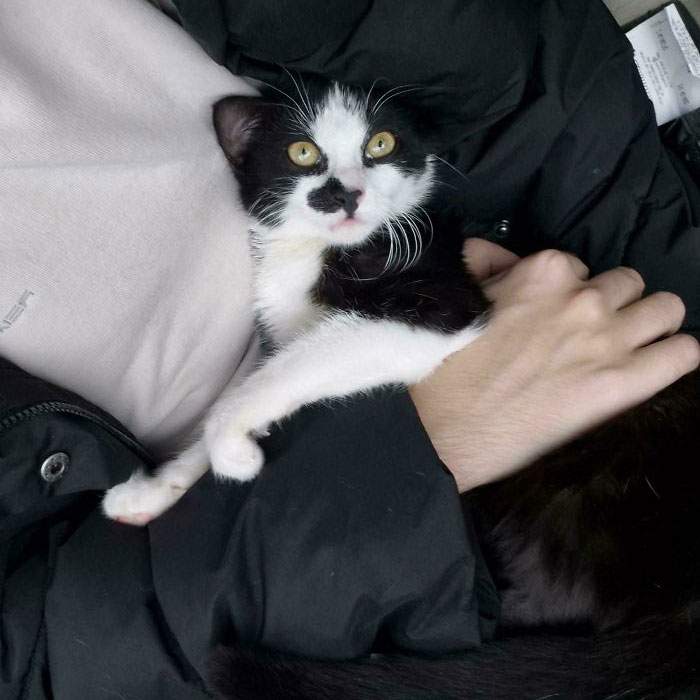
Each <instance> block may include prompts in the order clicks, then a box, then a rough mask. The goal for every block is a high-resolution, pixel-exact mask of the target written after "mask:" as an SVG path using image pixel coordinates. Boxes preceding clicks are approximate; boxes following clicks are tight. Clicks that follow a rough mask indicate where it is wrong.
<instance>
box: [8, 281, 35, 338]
mask: <svg viewBox="0 0 700 700" xmlns="http://www.w3.org/2000/svg"><path fill="white" fill-rule="evenodd" d="M33 296H35V295H34V292H30V291H29V290H28V289H25V290H24V291H23V292H22V294H21V295H20V297H19V299H17V301H16V302H15V305H14V306H13V307H12V308H11V309H10V310H9V311H8V312H7V313H6V314H5V316H4V318H3V319H2V320H1V321H0V334H2V333H4V332H5V331H9V330H10V328H12V326H13V324H14V323H16V321H17V319H18V318H19V317H20V316H21V315H22V314H23V313H24V312H25V311H26V310H27V302H28V301H29V299H31V297H33Z"/></svg>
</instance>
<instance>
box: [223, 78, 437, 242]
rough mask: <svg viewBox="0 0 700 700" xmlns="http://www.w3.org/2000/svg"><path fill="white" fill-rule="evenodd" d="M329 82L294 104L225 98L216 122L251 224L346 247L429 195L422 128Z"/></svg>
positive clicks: (429, 167)
mask: <svg viewBox="0 0 700 700" xmlns="http://www.w3.org/2000/svg"><path fill="white" fill-rule="evenodd" d="M392 94H393V93H391V92H390V93H388V94H387V93H384V95H383V96H382V95H381V94H380V95H377V97H376V98H371V97H369V98H368V96H367V95H365V94H364V93H362V92H361V91H359V90H354V89H350V88H346V87H340V86H339V85H337V84H333V85H331V86H329V87H328V86H326V87H325V88H324V89H323V90H322V91H318V92H315V93H310V92H309V91H308V90H301V91H300V92H299V95H298V97H297V98H296V99H292V98H289V99H284V98H283V99H280V100H277V99H270V98H264V97H239V96H232V97H226V98H224V99H222V100H220V101H219V102H217V103H216V104H215V105H214V126H215V129H216V133H217V136H218V139H219V143H220V144H221V146H222V148H223V150H224V152H225V153H226V155H227V157H228V159H229V161H230V162H231V164H232V165H233V168H234V170H235V172H236V176H237V179H238V182H239V185H240V191H241V199H242V201H243V205H244V206H245V207H246V208H248V210H249V212H250V214H251V216H252V217H253V218H254V219H255V220H257V222H258V226H257V228H259V229H262V230H263V231H265V230H267V231H274V232H275V235H276V236H289V237H292V236H299V237H317V238H321V239H323V240H324V241H326V242H327V243H330V244H334V245H340V246H352V245H357V244H359V243H362V242H363V241H364V240H366V239H367V238H368V237H369V235H370V234H371V233H372V232H373V231H376V230H380V229H381V228H382V227H383V226H385V225H386V224H387V222H389V225H391V223H392V222H394V221H395V222H396V223H400V222H401V221H402V220H404V219H403V217H409V218H415V217H416V213H417V211H418V209H419V206H420V205H421V204H422V203H424V202H425V200H426V199H427V197H428V195H429V194H430V191H431V188H432V183H433V169H434V162H433V156H432V155H431V153H430V147H429V143H428V139H427V137H426V133H425V129H424V128H423V127H424V124H423V123H422V122H421V120H420V119H419V118H417V116H416V115H415V114H414V113H412V112H410V111H408V110H405V109H403V108H401V107H400V106H399V105H398V104H397V103H396V102H395V101H393V100H392V99H391V97H392Z"/></svg>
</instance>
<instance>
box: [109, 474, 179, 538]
mask: <svg viewBox="0 0 700 700" xmlns="http://www.w3.org/2000/svg"><path fill="white" fill-rule="evenodd" d="M184 493H185V489H184V488H182V487H180V486H177V485H175V484H172V483H168V482H167V481H166V480H164V479H161V478H158V477H148V476H145V475H144V474H135V475H133V476H132V477H131V478H130V479H129V480H128V481H125V482H124V483H123V484H118V485H117V486H113V487H112V488H111V489H109V491H107V493H105V496H104V498H103V499H102V511H103V512H104V514H105V515H106V516H107V517H108V518H110V519H111V520H116V521H117V522H120V523H125V524H127V525H136V526H138V527H143V526H144V525H147V524H148V523H150V522H151V520H155V518H157V517H158V516H159V515H161V514H162V513H164V512H165V511H166V510H168V508H170V507H171V506H172V505H173V504H175V503H176V502H177V501H178V500H179V499H180V497H181V496H182V495H183V494H184Z"/></svg>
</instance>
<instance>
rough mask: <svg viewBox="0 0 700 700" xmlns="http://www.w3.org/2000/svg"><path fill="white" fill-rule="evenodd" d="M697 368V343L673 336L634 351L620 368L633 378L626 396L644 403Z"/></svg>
mask: <svg viewBox="0 0 700 700" xmlns="http://www.w3.org/2000/svg"><path fill="white" fill-rule="evenodd" d="M698 365H700V344H698V341H697V340H696V339H695V338H693V336H692V335H684V334H678V335H673V336H671V337H670V338H665V339H664V340H659V341H658V342H656V343H652V344H651V345H647V346H646V347H643V348H640V349H639V350H635V352H634V353H633V354H632V358H631V361H630V362H629V363H628V364H627V365H626V366H625V369H624V371H625V372H629V373H631V374H632V375H633V376H634V381H633V382H631V383H630V386H631V387H633V388H632V389H631V390H630V391H629V393H628V394H627V395H628V397H629V398H630V401H631V402H635V403H640V402H642V401H645V400H646V399H648V398H650V397H651V396H653V395H654V394H656V393H657V392H659V391H661V390H662V389H665V388H666V387H667V386H670V385H671V384H673V382H675V381H676V380H678V379H680V378H681V377H682V376H683V375H685V374H688V373H689V372H692V371H693V370H696V369H697V368H698Z"/></svg>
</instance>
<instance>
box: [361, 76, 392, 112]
mask: <svg viewBox="0 0 700 700" xmlns="http://www.w3.org/2000/svg"><path fill="white" fill-rule="evenodd" d="M380 80H388V78H384V77H381V76H380V77H379V78H375V80H374V82H373V83H372V84H371V85H370V86H369V92H368V93H367V96H366V98H365V113H367V112H369V100H370V97H371V96H372V90H374V86H375V85H376V84H377V83H378V82H379V81H380Z"/></svg>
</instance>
